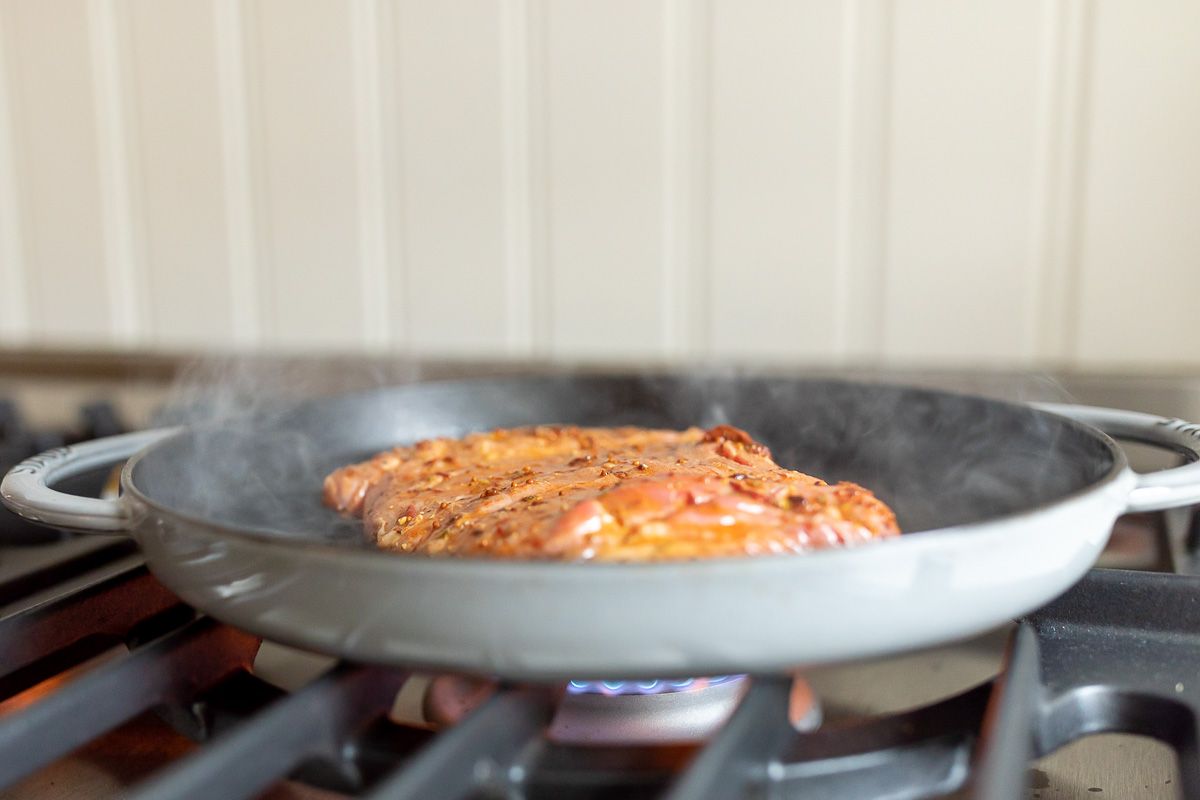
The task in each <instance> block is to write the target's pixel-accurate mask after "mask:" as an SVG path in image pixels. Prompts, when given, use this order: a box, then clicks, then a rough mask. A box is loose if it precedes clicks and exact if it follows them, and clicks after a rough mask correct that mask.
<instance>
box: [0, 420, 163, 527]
mask: <svg viewBox="0 0 1200 800" xmlns="http://www.w3.org/2000/svg"><path fill="white" fill-rule="evenodd" d="M178 430H179V429H178V428H158V429H154V430H149V431H137V432H136V433H125V434H121V435H120V436H108V437H105V438H103V439H94V440H92V441H90V442H84V443H82V444H75V445H70V446H67V447H56V448H54V449H53V450H47V451H46V452H44V453H39V454H38V455H36V456H31V457H30V458H27V459H25V460H24V461H22V462H21V463H20V464H17V465H16V466H15V467H13V468H12V469H11V470H9V471H8V474H7V475H5V476H4V480H3V482H0V500H3V501H4V505H6V506H8V507H9V508H10V509H12V510H13V511H14V512H16V513H17V514H20V515H21V516H22V517H24V518H25V519H28V520H32V521H34V522H40V523H42V524H43V525H48V526H50V527H53V528H66V529H68V530H73V531H83V532H85V533H86V532H108V531H120V530H124V529H125V528H126V527H128V524H129V517H128V513H129V512H128V506H127V505H126V504H125V503H124V502H122V501H121V500H120V499H119V498H118V499H116V500H103V499H100V498H96V497H79V496H78V495H73V494H67V493H65V492H59V491H56V490H55V489H51V488H50V484H51V483H53V482H55V481H58V480H63V479H65V478H70V477H72V476H74V475H78V474H80V473H82V472H87V471H89V470H92V469H95V468H96V467H102V466H104V465H106V464H116V463H118V462H120V461H124V460H125V459H127V458H129V457H130V456H132V455H133V454H135V453H138V452H140V451H141V450H143V449H145V448H146V447H149V446H150V445H151V444H154V443H155V442H157V441H159V440H161V439H163V438H165V437H167V436H170V435H172V434H174V433H176V432H177V431H178Z"/></svg>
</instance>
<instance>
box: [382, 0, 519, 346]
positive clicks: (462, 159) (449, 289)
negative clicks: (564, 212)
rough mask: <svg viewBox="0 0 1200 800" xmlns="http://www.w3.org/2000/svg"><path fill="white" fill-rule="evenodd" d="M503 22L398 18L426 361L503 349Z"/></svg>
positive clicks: (415, 304) (410, 269) (483, 15)
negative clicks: (448, 353) (446, 354)
mask: <svg viewBox="0 0 1200 800" xmlns="http://www.w3.org/2000/svg"><path fill="white" fill-rule="evenodd" d="M502 12H503V7H502V6H501V5H500V4H498V3H478V2H474V0H453V2H444V3H427V2H423V0H403V2H401V3H400V4H399V8H398V14H397V15H396V16H397V31H398V38H397V53H398V56H399V59H398V62H399V63H398V67H397V69H398V77H399V81H400V85H399V92H398V97H399V100H400V103H401V106H400V110H399V115H398V116H399V120H400V126H401V130H400V133H399V140H400V142H401V147H402V151H401V159H400V163H401V180H402V183H403V187H404V197H403V208H404V227H403V232H402V236H403V250H404V258H405V270H406V275H407V276H408V277H407V285H406V287H405V291H406V293H407V294H408V298H409V302H408V309H409V314H410V321H409V327H408V331H409V336H410V339H411V342H412V345H413V347H414V348H417V349H422V350H425V351H430V352H439V351H441V352H444V351H458V352H463V351H468V352H490V353H495V352H500V351H502V350H503V349H504V348H505V344H506V340H507V339H508V333H509V331H508V318H507V312H506V301H507V299H508V290H507V281H506V269H505V268H506V262H505V256H506V240H505V230H504V225H505V208H504V202H505V175H504V159H505V158H506V152H505V142H504V135H505V131H504V129H503V112H502V108H501V91H502V86H503V79H504V68H503V67H502V64H501V45H502V38H501V14H502ZM512 179H517V178H516V176H514V177H513V178H512Z"/></svg>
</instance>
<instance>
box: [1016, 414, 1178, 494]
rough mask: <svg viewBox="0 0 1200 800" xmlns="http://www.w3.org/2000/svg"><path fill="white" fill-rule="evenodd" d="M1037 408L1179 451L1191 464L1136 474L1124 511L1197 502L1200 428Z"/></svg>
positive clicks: (1146, 417) (1151, 418)
mask: <svg viewBox="0 0 1200 800" xmlns="http://www.w3.org/2000/svg"><path fill="white" fill-rule="evenodd" d="M1033 405H1034V406H1035V407H1037V408H1040V409H1043V410H1044V411H1050V412H1053V413H1055V414H1061V415H1062V416H1064V417H1070V418H1071V419H1074V420H1078V421H1079V422H1083V423H1086V424H1088V425H1091V426H1093V427H1095V428H1099V429H1100V430H1102V431H1104V432H1105V433H1107V434H1108V435H1109V436H1111V437H1113V438H1114V439H1125V440H1127V441H1132V442H1140V443H1142V444H1149V445H1154V446H1156V447H1162V448H1166V449H1168V450H1175V451H1178V452H1182V453H1183V454H1184V455H1186V456H1188V457H1189V458H1190V459H1191V463H1189V464H1184V465H1183V466H1180V467H1174V468H1172V469H1164V470H1160V471H1158V472H1146V473H1138V475H1137V485H1136V486H1135V487H1134V488H1133V490H1132V491H1131V492H1130V493H1129V500H1128V502H1127V504H1126V508H1125V510H1126V511H1127V512H1134V511H1162V510H1163V509H1167V508H1178V507H1180V506H1190V505H1194V504H1196V503H1200V425H1197V424H1195V423H1193V422H1184V421H1183V420H1181V419H1172V418H1170V417H1160V416H1158V415H1156V414H1143V413H1141V412H1139V411H1122V410H1119V409H1115V408H1097V407H1095V406H1077V405H1069V404H1065V403H1033Z"/></svg>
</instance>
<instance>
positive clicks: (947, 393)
mask: <svg viewBox="0 0 1200 800" xmlns="http://www.w3.org/2000/svg"><path fill="white" fill-rule="evenodd" d="M755 376H756V375H755V374H754V373H746V374H745V375H740V374H739V376H738V377H755ZM530 377H544V378H547V379H548V380H553V379H555V378H553V377H552V376H521V377H512V376H509V377H503V378H495V377H490V378H467V379H449V380H438V381H427V382H418V383H411V384H397V385H396V387H394V388H402V387H421V388H427V389H429V390H436V389H437V388H444V387H454V386H462V385H478V386H484V385H488V384H502V383H511V382H513V381H518V380H528V379H529V378H530ZM583 377H587V378H591V379H620V378H638V379H655V378H670V377H695V376H694V375H691V376H685V375H683V374H679V375H677V376H676V375H674V374H673V373H671V372H669V371H660V372H654V373H636V372H629V373H624V372H607V373H589V374H586V375H584V376H583ZM812 380H814V381H821V382H825V383H833V384H840V385H855V386H874V387H880V388H885V389H892V390H899V391H920V392H925V393H928V394H933V395H939V396H943V397H960V398H964V399H971V400H982V401H985V402H987V403H989V404H994V405H997V406H1003V407H1007V408H1009V409H1013V410H1018V409H1019V410H1021V411H1025V412H1033V413H1034V414H1036V415H1039V416H1045V417H1051V418H1053V419H1054V420H1055V422H1056V423H1058V424H1061V425H1064V426H1066V427H1067V428H1071V429H1074V430H1076V431H1078V432H1079V433H1081V434H1082V435H1085V436H1088V437H1090V438H1092V439H1095V440H1098V441H1099V442H1100V443H1101V444H1103V445H1104V446H1105V449H1106V450H1107V451H1108V453H1109V455H1110V457H1111V458H1112V465H1111V466H1110V468H1109V469H1108V471H1107V472H1105V473H1104V474H1103V475H1102V476H1101V477H1099V478H1098V479H1096V480H1094V481H1092V482H1090V483H1088V484H1087V485H1086V486H1083V487H1081V488H1079V489H1076V490H1074V491H1071V492H1068V493H1066V494H1064V495H1062V496H1060V497H1057V498H1055V499H1053V500H1050V501H1046V502H1043V503H1039V504H1036V505H1033V506H1029V507H1027V508H1022V509H1019V510H1016V511H1011V512H1007V513H1004V514H998V515H996V516H991V517H987V518H986V519H981V520H975V521H972V522H965V523H957V524H952V525H947V526H943V527H939V528H929V529H925V530H918V531H913V532H911V533H904V532H902V533H901V535H900V536H899V537H896V538H895V539H888V540H882V541H871V542H868V543H865V544H860V545H856V546H855V547H848V548H845V547H835V548H823V549H820V550H813V551H809V552H804V553H781V554H774V553H772V554H763V555H754V556H726V557H720V558H705V559H673V560H663V561H644V562H642V561H555V560H548V559H530V558H525V559H510V558H505V559H492V558H487V557H484V556H461V557H460V556H455V557H441V558H438V557H429V556H423V555H416V554H408V553H399V552H396V551H392V550H385V549H382V548H377V547H376V548H372V547H370V546H364V547H346V546H344V545H336V544H331V543H329V542H324V541H320V540H318V539H300V538H295V539H292V538H285V537H283V536H280V535H279V534H277V533H271V532H268V531H264V530H258V529H254V528H240V527H237V526H235V525H231V524H228V523H223V522H218V521H214V520H212V519H209V518H206V517H203V516H200V515H198V514H194V513H191V512H187V511H179V510H177V509H173V508H171V507H169V506H168V505H166V504H165V503H161V502H159V501H157V500H154V499H152V498H151V497H149V495H147V494H146V493H145V492H143V491H142V490H141V489H140V488H139V487H138V486H137V485H136V484H135V482H134V480H133V473H134V471H135V470H136V468H137V466H138V464H140V463H141V462H142V460H143V459H145V458H146V457H147V456H149V455H150V454H151V453H152V452H154V451H155V450H157V449H158V448H159V447H162V446H166V445H167V444H168V443H170V442H172V441H175V440H177V439H179V438H180V437H182V436H185V435H188V434H189V433H191V432H193V431H195V430H196V429H197V428H198V427H199V426H193V425H185V426H183V427H181V428H180V429H179V431H177V432H176V433H174V434H172V435H170V436H166V437H164V438H163V439H160V440H159V441H156V442H154V443H153V444H152V445H150V446H149V447H147V448H145V449H143V450H142V451H140V452H138V453H136V454H135V455H134V456H132V457H131V458H129V459H128V460H127V461H126V462H125V465H124V466H123V467H122V470H121V487H122V491H123V493H124V494H125V495H127V496H128V497H130V498H132V499H133V500H135V501H136V502H137V503H138V504H139V505H140V506H142V507H143V508H145V509H151V510H153V511H154V512H155V513H156V514H157V515H159V517H162V518H165V519H168V520H172V521H180V522H184V523H186V524H187V525H189V526H191V527H192V528H199V529H202V530H204V531H205V532H206V533H208V534H211V535H216V536H219V537H229V538H232V539H235V540H243V541H250V542H253V543H255V544H259V545H266V546H270V547H278V548H286V549H287V550H289V551H294V550H304V551H307V552H310V553H323V554H325V555H327V556H328V557H331V558H338V559H343V560H351V561H357V560H359V559H365V560H366V561H368V562H370V563H371V564H373V565H374V566H379V565H380V564H381V563H384V562H383V559H396V561H395V562H393V563H403V564H406V565H420V568H422V569H427V570H440V569H445V570H461V569H466V568H468V565H470V566H472V567H479V566H483V565H486V568H487V569H489V570H510V571H513V572H517V571H520V572H525V571H527V570H530V569H536V570H539V571H542V572H545V571H547V570H553V571H555V572H561V571H564V570H570V571H579V570H582V571H585V572H599V571H603V572H605V573H611V572H613V571H636V572H638V573H646V572H651V571H667V570H678V569H680V568H688V569H690V570H693V571H704V570H706V569H724V568H728V567H730V566H733V565H746V564H747V562H752V563H758V564H766V563H781V564H789V563H793V562H796V561H797V560H802V561H806V562H807V561H813V560H814V559H815V560H818V561H819V560H821V559H829V558H831V557H837V556H840V557H846V556H847V555H848V554H850V553H853V552H859V551H863V552H869V551H874V550H875V549H876V548H877V547H878V546H885V547H887V548H888V549H894V548H896V547H910V548H911V547H924V546H928V544H929V542H930V540H935V541H936V539H945V538H950V537H954V536H961V535H962V534H964V533H967V532H969V531H971V530H972V529H975V528H988V527H992V526H995V525H1006V524H1019V523H1020V521H1021V520H1023V519H1027V518H1032V517H1035V516H1037V515H1039V514H1042V513H1045V512H1047V511H1049V510H1051V509H1054V508H1057V507H1059V506H1062V505H1066V504H1070V503H1072V502H1074V501H1076V500H1079V499H1082V498H1084V497H1087V496H1089V495H1093V494H1097V493H1100V492H1103V491H1105V490H1106V489H1107V488H1109V487H1110V486H1111V485H1112V484H1113V483H1115V482H1117V481H1119V480H1121V479H1122V477H1123V476H1124V475H1125V474H1126V473H1132V470H1131V469H1130V468H1129V462H1128V458H1127V456H1126V455H1125V452H1124V450H1122V449H1121V447H1120V445H1118V444H1117V442H1116V441H1115V440H1114V439H1113V438H1112V437H1111V436H1109V435H1108V434H1106V433H1105V432H1103V431H1101V430H1100V429H1099V428H1096V427H1095V426H1093V425H1089V424H1087V423H1084V422H1080V421H1079V420H1076V419H1072V418H1071V417H1067V416H1064V415H1062V414H1057V413H1054V412H1052V411H1048V410H1045V409H1041V408H1037V407H1036V406H1033V405H1030V404H1026V403H1020V402H1014V401H1010V400H1003V399H999V398H992V397H987V396H984V395H978V394H973V393H970V392H961V391H952V390H947V389H940V388H933V387H927V386H919V385H911V384H902V383H893V382H890V381H866V380H851V379H845V378H829V377H824V376H816V375H814V376H812ZM374 391H378V389H368V390H363V391H356V392H347V393H343V394H340V395H332V396H336V397H353V396H357V395H368V394H370V393H372V392H374ZM323 399H326V400H327V399H329V398H328V397H325V398H322V397H317V398H310V399H308V400H306V401H304V403H302V404H301V406H306V405H309V404H313V403H318V402H320V401H321V400H323ZM867 488H868V489H869V488H870V487H867ZM134 534H135V538H136V526H135V531H134ZM906 541H907V542H909V544H908V545H905V544H904V542H906Z"/></svg>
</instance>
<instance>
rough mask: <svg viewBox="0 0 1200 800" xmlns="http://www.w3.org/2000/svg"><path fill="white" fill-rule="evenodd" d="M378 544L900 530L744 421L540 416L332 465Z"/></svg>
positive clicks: (683, 547)
mask: <svg viewBox="0 0 1200 800" xmlns="http://www.w3.org/2000/svg"><path fill="white" fill-rule="evenodd" d="M325 502H326V503H327V504H328V505H330V506H332V507H333V508H336V509H338V510H339V511H342V512H344V513H347V514H353V515H361V516H362V518H363V521H364V526H365V528H366V532H367V534H368V535H369V536H371V537H373V538H374V539H375V541H376V542H377V543H378V544H379V545H380V546H381V547H385V548H389V549H394V550H400V551H404V552H409V553H424V554H428V555H454V556H488V557H493V558H510V559H558V560H589V559H595V560H607V561H658V560H669V559H693V558H719V557H730V556H747V555H759V554H767V553H800V552H806V551H809V550H816V549H820V548H825V547H836V546H846V545H854V544H859V543H862V542H866V541H869V540H872V539H878V538H884V537H889V536H896V535H898V534H899V529H898V528H897V526H896V518H895V516H894V515H893V514H892V512H891V510H890V509H889V508H888V507H887V506H886V505H885V504H884V503H883V502H882V501H880V500H879V499H877V498H876V497H875V496H874V495H872V494H871V493H870V492H869V491H867V490H866V489H863V488H862V487H860V486H857V485H855V484H852V483H839V484H836V485H832V486H831V485H829V484H827V483H825V482H824V481H822V480H819V479H817V478H814V477H811V476H809V475H805V474H803V473H800V472H795V471H793V470H788V469H784V468H783V467H780V466H779V465H778V464H776V463H775V462H774V461H773V460H772V459H771V454H770V453H769V452H768V450H767V448H766V447H765V446H763V445H762V444H760V443H758V442H756V441H755V440H754V439H752V438H751V437H750V436H749V435H748V434H747V433H745V432H744V431H741V430H739V429H737V428H734V427H731V426H728V425H721V426H718V427H715V428H712V429H710V430H702V429H700V428H689V429H688V430H685V431H667V430H648V429H644V428H580V427H572V426H538V427H531V428H516V429H508V430H495V431H491V432H489V433H475V434H471V435H469V436H465V437H463V438H462V439H446V438H442V439H429V440H426V441H422V442H417V443H416V444H414V445H411V446H406V447H397V448H395V449H393V450H389V451H386V452H383V453H380V454H378V455H376V456H375V457H374V458H372V459H370V460H368V461H364V462H362V463H359V464H352V465H350V466H347V467H343V468H342V469H339V470H337V471H336V472H333V473H332V474H330V475H329V476H328V477H327V478H326V479H325Z"/></svg>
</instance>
